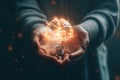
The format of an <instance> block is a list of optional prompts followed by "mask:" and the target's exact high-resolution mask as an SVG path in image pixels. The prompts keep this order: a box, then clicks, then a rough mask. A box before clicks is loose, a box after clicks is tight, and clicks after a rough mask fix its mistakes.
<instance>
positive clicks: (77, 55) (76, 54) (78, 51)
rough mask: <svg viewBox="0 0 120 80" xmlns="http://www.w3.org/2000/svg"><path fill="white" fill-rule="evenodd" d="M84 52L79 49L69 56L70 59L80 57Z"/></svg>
mask: <svg viewBox="0 0 120 80" xmlns="http://www.w3.org/2000/svg"><path fill="white" fill-rule="evenodd" d="M84 52H85V51H84V50H83V49H82V48H81V47H80V48H79V49H78V50H77V51H75V52H73V53H71V54H70V58H75V57H79V56H81V55H82V54H83V53H84Z"/></svg>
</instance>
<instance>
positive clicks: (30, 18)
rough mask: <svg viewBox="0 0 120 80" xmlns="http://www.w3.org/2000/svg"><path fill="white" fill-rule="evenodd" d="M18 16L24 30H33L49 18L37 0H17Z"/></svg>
mask: <svg viewBox="0 0 120 80" xmlns="http://www.w3.org/2000/svg"><path fill="white" fill-rule="evenodd" d="M15 7H16V17H17V21H18V23H20V26H21V27H22V29H23V31H25V32H31V31H32V30H34V29H35V28H36V27H37V26H39V24H45V23H46V21H47V19H46V16H45V15H44V14H43V11H42V10H41V9H40V8H39V5H38V2H37V0H16V6H15Z"/></svg>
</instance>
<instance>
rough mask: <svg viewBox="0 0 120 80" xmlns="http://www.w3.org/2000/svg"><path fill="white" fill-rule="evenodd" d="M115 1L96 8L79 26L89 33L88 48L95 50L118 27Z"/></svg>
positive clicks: (117, 6)
mask: <svg viewBox="0 0 120 80" xmlns="http://www.w3.org/2000/svg"><path fill="white" fill-rule="evenodd" d="M118 8H119V5H118V4H117V1H115V0H114V1H112V0H109V1H106V2H103V3H101V4H100V5H98V6H96V8H95V9H92V10H91V12H90V13H89V14H88V15H87V16H86V17H85V18H84V19H83V22H82V23H81V24H80V25H81V26H82V27H83V28H84V29H86V30H87V31H88V33H89V37H90V42H91V43H90V46H92V48H93V49H95V48H96V47H97V46H99V45H100V44H101V43H102V42H104V41H106V40H107V39H108V38H110V37H111V36H112V34H113V33H114V31H115V30H116V28H117V25H118V18H119V16H118V12H119V11H118V10H119V9H118Z"/></svg>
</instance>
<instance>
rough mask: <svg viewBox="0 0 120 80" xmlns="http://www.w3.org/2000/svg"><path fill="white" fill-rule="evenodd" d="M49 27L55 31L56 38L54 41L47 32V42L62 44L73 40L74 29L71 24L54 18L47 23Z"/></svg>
mask: <svg viewBox="0 0 120 80" xmlns="http://www.w3.org/2000/svg"><path fill="white" fill-rule="evenodd" d="M47 26H48V27H50V28H51V29H52V30H53V32H54V36H55V37H54V39H53V37H52V36H51V35H50V34H49V33H47V31H46V33H45V36H46V38H47V40H55V41H57V42H59V44H61V43H62V42H64V41H68V40H70V39H72V38H73V33H74V32H73V28H72V26H71V24H70V23H69V22H68V21H67V20H65V19H63V18H60V19H58V18H54V19H53V20H51V21H50V22H48V23H47Z"/></svg>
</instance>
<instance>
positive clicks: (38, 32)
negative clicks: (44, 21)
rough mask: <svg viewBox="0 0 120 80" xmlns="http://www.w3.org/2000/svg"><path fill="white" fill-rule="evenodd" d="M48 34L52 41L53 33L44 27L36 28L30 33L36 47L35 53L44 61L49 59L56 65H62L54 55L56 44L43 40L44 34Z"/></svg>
mask: <svg viewBox="0 0 120 80" xmlns="http://www.w3.org/2000/svg"><path fill="white" fill-rule="evenodd" d="M46 31H47V32H48V34H49V35H51V37H52V38H53V39H54V32H53V31H52V30H51V29H50V28H48V27H47V26H46V25H41V26H38V27H37V28H36V29H35V30H33V32H32V36H33V37H32V41H33V43H34V45H35V46H36V49H37V52H38V53H39V54H40V56H41V57H43V58H45V59H51V60H53V61H55V62H57V63H58V64H62V60H61V59H58V58H57V57H56V56H55V55H56V50H55V49H56V48H55V47H56V46H57V44H58V43H57V42H55V41H51V40H50V41H49V40H48V41H47V42H46V40H45V39H46V38H45V32H46Z"/></svg>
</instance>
